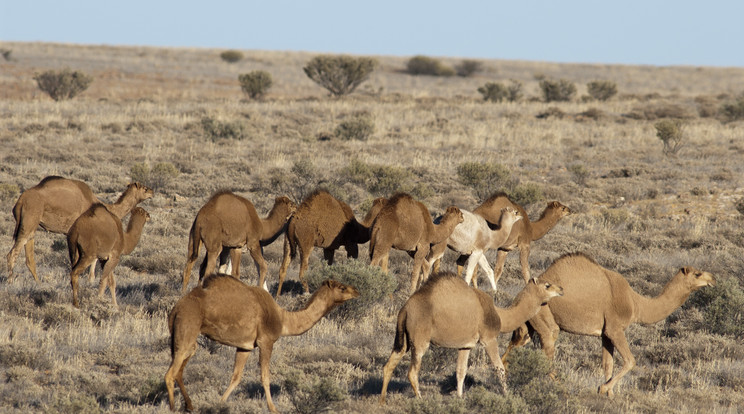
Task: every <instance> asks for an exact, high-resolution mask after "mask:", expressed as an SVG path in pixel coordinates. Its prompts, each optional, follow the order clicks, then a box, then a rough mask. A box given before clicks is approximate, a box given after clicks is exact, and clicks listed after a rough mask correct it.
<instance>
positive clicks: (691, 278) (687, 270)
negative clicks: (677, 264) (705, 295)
mask: <svg viewBox="0 0 744 414" xmlns="http://www.w3.org/2000/svg"><path fill="white" fill-rule="evenodd" d="M677 277H681V278H684V281H685V284H686V285H687V286H688V288H689V289H690V292H694V291H696V290H698V289H700V288H702V287H705V286H715V285H716V279H715V277H714V276H713V275H712V274H710V273H708V272H704V271H702V270H698V269H695V268H694V267H690V266H685V267H683V268H681V269H679V272H677V275H676V276H675V278H677Z"/></svg>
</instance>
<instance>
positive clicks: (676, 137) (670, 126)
mask: <svg viewBox="0 0 744 414" xmlns="http://www.w3.org/2000/svg"><path fill="white" fill-rule="evenodd" d="M654 128H656V137H657V138H659V139H660V140H661V142H662V143H663V144H664V154H666V155H675V154H677V152H679V150H680V148H682V146H683V145H684V144H685V142H684V124H683V123H682V121H680V120H678V119H664V120H661V121H659V122H657V123H655V124H654Z"/></svg>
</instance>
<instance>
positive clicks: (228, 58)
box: [220, 50, 245, 63]
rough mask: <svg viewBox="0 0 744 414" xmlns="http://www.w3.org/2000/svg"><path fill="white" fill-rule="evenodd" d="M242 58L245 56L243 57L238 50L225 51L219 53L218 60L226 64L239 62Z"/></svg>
mask: <svg viewBox="0 0 744 414" xmlns="http://www.w3.org/2000/svg"><path fill="white" fill-rule="evenodd" d="M244 57H245V55H243V52H241V51H239V50H226V51H224V52H222V53H220V58H222V60H224V61H225V62H227V63H236V62H240V61H241V60H243V58H244Z"/></svg>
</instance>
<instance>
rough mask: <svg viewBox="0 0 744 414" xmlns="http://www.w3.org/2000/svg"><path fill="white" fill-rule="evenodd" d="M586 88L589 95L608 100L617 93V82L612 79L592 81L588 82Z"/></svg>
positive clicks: (599, 99)
mask: <svg viewBox="0 0 744 414" xmlns="http://www.w3.org/2000/svg"><path fill="white" fill-rule="evenodd" d="M586 90H587V92H588V93H589V96H591V97H592V98H594V99H596V100H598V101H602V102H604V101H606V100H609V99H610V98H612V97H613V96H615V95H617V84H616V83H615V82H612V81H607V80H604V81H599V80H597V81H591V82H589V83H587V84H586Z"/></svg>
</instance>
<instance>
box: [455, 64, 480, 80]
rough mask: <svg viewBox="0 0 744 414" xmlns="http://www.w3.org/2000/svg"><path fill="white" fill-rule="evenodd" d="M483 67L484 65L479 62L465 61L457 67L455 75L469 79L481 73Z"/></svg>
mask: <svg viewBox="0 0 744 414" xmlns="http://www.w3.org/2000/svg"><path fill="white" fill-rule="evenodd" d="M482 66H483V64H482V63H481V62H479V61H477V60H472V59H465V60H463V61H462V62H460V63H458V64H457V65H455V73H457V76H462V77H464V78H467V77H470V76H473V75H474V74H476V73H477V72H480V70H481V68H482Z"/></svg>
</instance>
